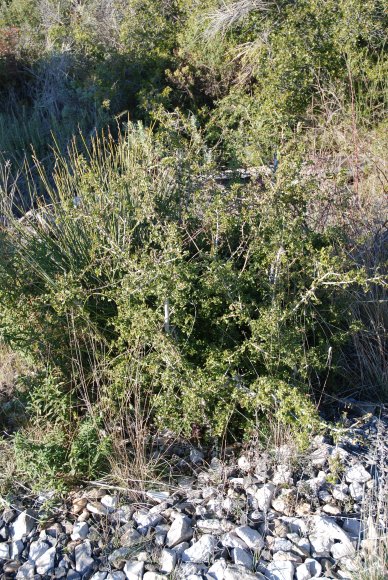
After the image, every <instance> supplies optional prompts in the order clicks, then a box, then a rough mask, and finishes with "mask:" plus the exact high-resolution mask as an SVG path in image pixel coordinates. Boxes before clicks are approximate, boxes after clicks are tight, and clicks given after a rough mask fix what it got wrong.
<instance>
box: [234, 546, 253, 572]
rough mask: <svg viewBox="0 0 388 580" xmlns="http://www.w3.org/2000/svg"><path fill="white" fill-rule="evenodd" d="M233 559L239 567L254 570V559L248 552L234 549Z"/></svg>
mask: <svg viewBox="0 0 388 580" xmlns="http://www.w3.org/2000/svg"><path fill="white" fill-rule="evenodd" d="M232 558H233V562H234V563H235V564H236V565H237V566H243V567H244V568H248V570H251V569H252V566H253V558H252V556H251V554H250V553H249V552H247V551H246V550H242V549H241V548H233V550H232Z"/></svg>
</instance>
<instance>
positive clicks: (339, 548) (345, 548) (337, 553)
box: [330, 542, 355, 560]
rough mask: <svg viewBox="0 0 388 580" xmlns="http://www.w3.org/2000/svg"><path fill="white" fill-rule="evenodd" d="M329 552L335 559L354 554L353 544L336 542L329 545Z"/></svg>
mask: <svg viewBox="0 0 388 580" xmlns="http://www.w3.org/2000/svg"><path fill="white" fill-rule="evenodd" d="M330 551H331V554H332V556H333V558H334V559H335V560H341V559H342V558H348V557H351V556H354V552H355V550H354V546H353V545H352V544H350V543H347V544H344V543H343V542H336V543H335V544H333V545H332V547H331V550H330Z"/></svg>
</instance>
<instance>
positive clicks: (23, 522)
mask: <svg viewBox="0 0 388 580" xmlns="http://www.w3.org/2000/svg"><path fill="white" fill-rule="evenodd" d="M36 524H37V521H36V518H35V517H34V514H33V512H32V511H31V510H26V511H24V512H22V513H21V514H19V515H18V517H17V518H16V520H15V521H14V522H13V523H12V524H11V526H10V536H11V538H12V540H13V541H14V542H16V541H17V540H21V539H23V536H27V535H28V534H29V533H30V532H31V531H32V530H33V529H34V527H35V525H36Z"/></svg>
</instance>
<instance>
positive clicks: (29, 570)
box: [16, 562, 35, 580]
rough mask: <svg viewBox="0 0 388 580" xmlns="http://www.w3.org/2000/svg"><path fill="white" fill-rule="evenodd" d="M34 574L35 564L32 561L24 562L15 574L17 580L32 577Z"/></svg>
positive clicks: (26, 579) (25, 579)
mask: <svg viewBox="0 0 388 580" xmlns="http://www.w3.org/2000/svg"><path fill="white" fill-rule="evenodd" d="M34 576H35V564H33V563H32V562H24V564H22V566H20V568H19V570H18V572H17V574H16V578H17V580H28V579H29V578H34Z"/></svg>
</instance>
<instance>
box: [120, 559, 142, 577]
mask: <svg viewBox="0 0 388 580" xmlns="http://www.w3.org/2000/svg"><path fill="white" fill-rule="evenodd" d="M143 573H144V562H127V563H126V564H125V566H124V574H125V576H126V578H128V580H142V578H143Z"/></svg>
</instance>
